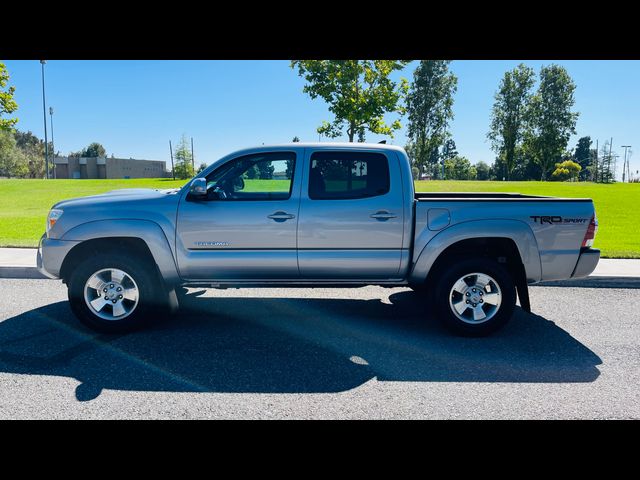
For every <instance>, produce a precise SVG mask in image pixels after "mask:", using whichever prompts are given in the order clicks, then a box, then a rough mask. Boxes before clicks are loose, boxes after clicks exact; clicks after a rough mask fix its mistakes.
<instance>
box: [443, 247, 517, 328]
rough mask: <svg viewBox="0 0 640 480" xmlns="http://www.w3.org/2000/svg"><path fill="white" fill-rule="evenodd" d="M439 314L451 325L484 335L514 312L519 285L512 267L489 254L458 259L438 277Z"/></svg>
mask: <svg viewBox="0 0 640 480" xmlns="http://www.w3.org/2000/svg"><path fill="white" fill-rule="evenodd" d="M435 301H436V307H437V314H438V316H439V317H440V318H441V319H442V321H443V322H444V323H445V325H446V326H447V327H449V328H450V329H452V330H453V331H455V332H456V333H458V334H461V335H466V336H474V337H478V336H484V335H488V334H490V333H492V332H494V331H495V330H497V329H499V328H501V327H502V326H503V325H504V324H506V323H507V322H508V321H509V319H510V318H511V316H512V315H513V309H514V307H515V303H516V292H515V285H514V282H513V279H512V277H511V275H510V274H509V271H508V270H507V269H506V268H505V267H504V266H503V265H502V264H500V263H497V262H495V261H493V260H491V259H489V258H470V259H465V260H462V261H460V262H456V263H455V265H453V266H452V267H451V268H449V269H447V270H446V271H445V272H444V273H443V274H442V275H441V276H440V277H439V278H438V281H437V287H436V292H435Z"/></svg>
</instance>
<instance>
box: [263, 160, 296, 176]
mask: <svg viewBox="0 0 640 480" xmlns="http://www.w3.org/2000/svg"><path fill="white" fill-rule="evenodd" d="M256 166H257V167H258V178H259V179H260V180H271V179H273V172H274V171H275V169H276V167H275V166H274V165H273V162H267V161H265V162H258V163H256ZM287 170H289V168H287Z"/></svg>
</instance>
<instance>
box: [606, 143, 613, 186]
mask: <svg viewBox="0 0 640 480" xmlns="http://www.w3.org/2000/svg"><path fill="white" fill-rule="evenodd" d="M612 149H613V137H611V142H610V143H609V161H608V162H607V166H608V172H607V183H609V181H610V180H611V178H612V177H613V176H614V174H615V172H614V173H613V174H612V173H611V158H612V157H611V150H612Z"/></svg>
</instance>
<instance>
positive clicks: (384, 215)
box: [369, 210, 398, 222]
mask: <svg viewBox="0 0 640 480" xmlns="http://www.w3.org/2000/svg"><path fill="white" fill-rule="evenodd" d="M369 216H370V217H371V218H375V219H376V220H378V221H379V222H384V221H386V220H389V219H390V218H397V217H398V216H397V215H395V214H393V213H390V212H387V211H386V210H378V211H377V212H376V213H372V214H371V215H369Z"/></svg>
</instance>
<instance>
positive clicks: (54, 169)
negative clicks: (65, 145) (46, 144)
mask: <svg viewBox="0 0 640 480" xmlns="http://www.w3.org/2000/svg"><path fill="white" fill-rule="evenodd" d="M49 117H50V118H51V161H52V162H53V178H56V149H55V142H54V141H53V107H49Z"/></svg>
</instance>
